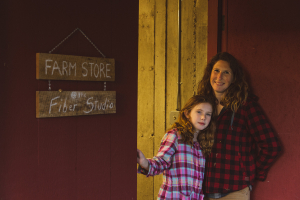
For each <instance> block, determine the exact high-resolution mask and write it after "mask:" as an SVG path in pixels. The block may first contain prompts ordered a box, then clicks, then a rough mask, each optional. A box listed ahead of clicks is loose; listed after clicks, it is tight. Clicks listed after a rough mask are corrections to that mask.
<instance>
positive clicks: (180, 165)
mask: <svg viewBox="0 0 300 200" xmlns="http://www.w3.org/2000/svg"><path fill="white" fill-rule="evenodd" d="M148 162H149V171H146V170H144V169H143V168H141V167H139V168H138V173H142V174H145V175H147V177H148V176H154V175H158V174H161V173H163V183H162V185H161V187H160V190H159V193H158V197H157V199H172V200H176V199H178V200H199V199H200V200H203V197H204V195H203V192H202V182H203V179H204V170H205V157H204V155H203V154H202V151H201V148H200V145H199V143H198V142H194V144H193V147H191V146H190V145H187V144H185V143H183V142H181V140H180V135H179V134H177V130H176V129H173V130H170V131H169V132H167V133H166V134H165V135H164V137H163V139H162V141H161V145H160V148H159V151H158V153H157V155H156V156H155V157H153V158H152V159H148Z"/></svg>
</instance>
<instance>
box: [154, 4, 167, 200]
mask: <svg viewBox="0 0 300 200" xmlns="http://www.w3.org/2000/svg"><path fill="white" fill-rule="evenodd" d="M165 91H166V0H156V3H155V102H154V104H155V109H154V117H155V121H154V155H156V153H157V151H158V149H159V147H160V142H161V139H162V137H163V135H164V134H165V130H166V106H165V104H166V103H165V99H166V94H165ZM161 183H162V175H159V176H155V177H154V192H153V199H156V198H157V194H158V191H159V188H160V186H161Z"/></svg>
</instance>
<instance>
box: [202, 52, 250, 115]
mask: <svg viewBox="0 0 300 200" xmlns="http://www.w3.org/2000/svg"><path fill="white" fill-rule="evenodd" d="M219 60H223V61H226V62H228V63H229V66H230V69H231V70H232V72H233V80H232V83H231V84H230V86H229V87H228V88H227V90H226V91H225V95H224V97H223V98H222V99H221V102H219V103H220V104H221V105H223V106H225V107H226V108H230V109H231V110H232V111H233V112H236V111H237V109H238V108H239V107H240V106H241V105H243V104H244V103H245V102H246V100H247V97H248V84H247V82H246V79H245V76H244V71H243V69H242V67H241V65H240V64H239V62H238V61H237V59H236V58H235V57H233V56H232V55H231V54H229V53H227V52H221V53H218V54H217V55H215V56H214V57H213V58H212V59H211V60H210V62H209V63H208V64H207V66H206V68H205V70H204V75H203V78H202V80H201V81H200V82H199V84H198V90H197V94H198V95H204V96H210V97H212V98H213V97H214V98H216V96H215V92H214V90H213V88H212V86H211V83H210V77H211V72H212V69H213V67H214V65H215V64H216V62H218V61H219Z"/></svg>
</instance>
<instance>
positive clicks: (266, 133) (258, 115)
mask: <svg viewBox="0 0 300 200" xmlns="http://www.w3.org/2000/svg"><path fill="white" fill-rule="evenodd" d="M248 106H249V107H248V109H247V118H248V126H249V129H250V134H251V135H252V136H253V138H254V139H255V141H256V143H257V145H258V146H259V147H260V149H261V150H260V152H259V154H258V156H257V157H256V178H257V179H259V180H262V181H263V180H265V179H266V176H267V174H266V172H267V169H268V168H269V167H270V166H271V164H272V163H273V162H274V160H275V158H276V157H277V156H278V154H279V152H280V151H281V146H280V142H279V140H278V138H277V137H276V135H275V134H274V131H273V130H272V128H271V126H270V124H269V122H268V120H267V119H266V117H265V115H264V114H263V112H262V109H261V108H260V106H259V105H258V103H256V102H250V103H249V105H248Z"/></svg>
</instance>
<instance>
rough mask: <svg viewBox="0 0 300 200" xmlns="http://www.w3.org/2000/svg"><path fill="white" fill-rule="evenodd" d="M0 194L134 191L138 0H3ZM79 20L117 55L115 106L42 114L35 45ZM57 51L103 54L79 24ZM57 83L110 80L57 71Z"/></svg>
mask: <svg viewBox="0 0 300 200" xmlns="http://www.w3.org/2000/svg"><path fill="white" fill-rule="evenodd" d="M0 4H1V5H0V8H1V16H0V20H1V21H0V22H1V36H0V42H1V43H0V44H1V46H0V48H1V51H0V66H1V73H0V81H1V82H0V84H1V86H2V87H1V88H2V91H1V100H0V102H1V103H0V115H1V133H0V160H1V162H0V199H7V200H19V199H20V200H26V199H28V200H34V199H36V200H40V199H43V200H47V199H49V200H50V199H51V200H53V199H57V200H59V199H61V200H67V199H70V200H74V199H89V200H90V199H115V200H119V199H130V200H131V199H136V164H135V157H134V156H130V155H135V151H136V132H137V130H136V127H137V114H136V113H137V109H136V108H137V63H138V62H137V58H138V55H137V54H138V45H137V43H138V0H134V1H117V0H110V1H105V0H86V1H76V0H75V1H70V0H65V1H61V0H52V1H38V0H31V1H22V0H16V1H9V0H2V1H1V3H0ZM77 27H78V28H80V29H81V30H82V31H83V32H84V33H85V34H86V35H87V36H88V37H89V38H90V39H91V40H92V41H93V42H94V43H95V45H96V46H97V47H98V48H99V49H100V50H101V51H102V53H103V54H104V55H105V56H106V57H108V58H115V61H116V81H115V82H107V90H113V91H116V93H117V104H116V105H117V113H116V114H110V115H95V116H79V117H63V118H48V119H36V118H35V91H44V90H48V81H43V80H39V81H38V80H36V78H35V69H36V68H35V54H36V53H48V52H49V51H50V50H52V49H53V48H54V47H55V46H56V45H57V44H58V43H59V42H61V41H62V40H63V39H64V38H65V37H66V36H67V35H68V34H70V33H71V32H72V31H73V30H74V29H75V28H77ZM53 53H56V54H67V55H80V56H95V57H102V56H101V54H100V53H99V52H98V51H97V50H96V49H95V48H94V47H93V46H92V45H91V44H90V43H89V42H88V40H87V39H86V38H85V37H84V36H83V35H81V33H80V32H76V33H75V34H74V35H72V36H71V37H70V38H69V39H68V40H66V41H65V42H64V43H63V44H62V45H61V46H59V47H58V48H57V49H55V50H54V51H53ZM51 85H52V90H58V89H62V90H75V91H76V90H78V91H85V90H86V91H92V90H103V82H79V81H51Z"/></svg>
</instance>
